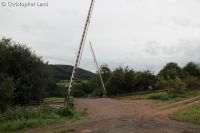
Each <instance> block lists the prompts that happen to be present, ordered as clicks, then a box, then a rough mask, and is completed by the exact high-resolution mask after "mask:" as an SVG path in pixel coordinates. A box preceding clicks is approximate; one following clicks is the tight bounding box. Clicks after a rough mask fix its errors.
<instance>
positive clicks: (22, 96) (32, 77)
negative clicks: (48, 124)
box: [0, 38, 51, 105]
mask: <svg viewBox="0 0 200 133" xmlns="http://www.w3.org/2000/svg"><path fill="white" fill-rule="evenodd" d="M0 65H1V67H0V74H1V75H6V79H7V78H8V79H9V80H8V81H7V80H5V81H7V84H8V82H13V84H14V88H15V89H14V94H13V95H12V91H9V95H12V96H13V103H14V104H20V105H27V104H33V103H38V102H40V101H42V99H43V97H44V94H45V89H46V88H47V87H48V82H49V78H50V75H51V71H50V70H49V67H48V63H45V62H44V61H43V60H42V58H41V57H38V56H37V55H36V54H35V53H34V52H32V51H31V49H30V48H28V47H26V46H25V45H23V44H20V43H15V42H13V41H12V40H11V39H6V38H3V39H2V40H0ZM11 79H12V80H11ZM0 82H1V83H0V84H1V85H2V84H4V83H3V82H4V81H0ZM7 87H8V88H9V85H7ZM11 88H13V86H12V84H11V83H10V90H13V89H11ZM0 90H1V92H0V93H5V92H4V91H5V89H2V87H1V89H0Z"/></svg>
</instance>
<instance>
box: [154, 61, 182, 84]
mask: <svg viewBox="0 0 200 133" xmlns="http://www.w3.org/2000/svg"><path fill="white" fill-rule="evenodd" d="M158 76H159V77H162V78H164V79H167V80H169V79H172V80H174V79H176V77H179V78H183V77H184V73H183V71H182V69H181V68H180V67H179V66H178V64H177V63H174V62H170V63H168V64H166V66H165V67H164V68H163V69H162V70H161V71H160V72H159V74H158Z"/></svg>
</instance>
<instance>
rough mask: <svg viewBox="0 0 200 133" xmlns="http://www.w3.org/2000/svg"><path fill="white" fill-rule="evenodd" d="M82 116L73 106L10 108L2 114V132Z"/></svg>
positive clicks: (0, 124) (0, 127) (0, 123)
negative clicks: (56, 108) (54, 108)
mask: <svg viewBox="0 0 200 133" xmlns="http://www.w3.org/2000/svg"><path fill="white" fill-rule="evenodd" d="M80 117H81V114H80V113H76V112H75V110H74V107H72V106H67V107H65V108H63V109H60V110H53V109H52V108H50V107H49V106H47V105H42V106H39V107H15V108H9V109H7V110H6V112H5V113H2V114H0V132H10V131H18V130H22V129H27V128H36V127H42V126H46V125H49V124H54V123H58V122H62V121H64V120H66V119H80Z"/></svg>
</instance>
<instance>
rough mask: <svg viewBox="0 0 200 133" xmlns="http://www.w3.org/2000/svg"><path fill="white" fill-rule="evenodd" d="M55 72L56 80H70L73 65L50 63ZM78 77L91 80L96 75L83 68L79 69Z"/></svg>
mask: <svg viewBox="0 0 200 133" xmlns="http://www.w3.org/2000/svg"><path fill="white" fill-rule="evenodd" d="M49 66H50V67H51V68H52V70H53V73H54V76H53V78H54V80H56V81H59V80H70V77H71V74H72V70H73V66H70V65H49ZM77 74H78V75H77V76H78V77H77V78H78V79H80V80H89V79H91V78H92V77H93V76H94V73H92V72H90V71H87V70H84V69H81V68H79V69H78V73H77Z"/></svg>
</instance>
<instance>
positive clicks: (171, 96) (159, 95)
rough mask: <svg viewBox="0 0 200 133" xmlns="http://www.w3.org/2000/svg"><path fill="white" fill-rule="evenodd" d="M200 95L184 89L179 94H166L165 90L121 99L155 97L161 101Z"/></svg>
mask: <svg viewBox="0 0 200 133" xmlns="http://www.w3.org/2000/svg"><path fill="white" fill-rule="evenodd" d="M198 95H200V91H185V92H183V93H181V94H168V93H167V92H152V93H149V94H142V95H133V96H125V97H122V99H129V100H137V99H155V100H161V101H172V102H173V101H174V102H176V101H181V100H184V99H187V98H191V97H194V96H198Z"/></svg>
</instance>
